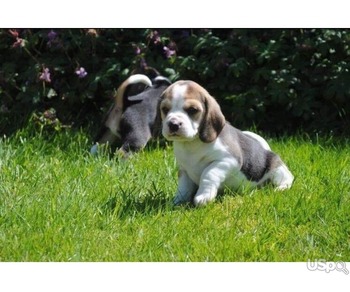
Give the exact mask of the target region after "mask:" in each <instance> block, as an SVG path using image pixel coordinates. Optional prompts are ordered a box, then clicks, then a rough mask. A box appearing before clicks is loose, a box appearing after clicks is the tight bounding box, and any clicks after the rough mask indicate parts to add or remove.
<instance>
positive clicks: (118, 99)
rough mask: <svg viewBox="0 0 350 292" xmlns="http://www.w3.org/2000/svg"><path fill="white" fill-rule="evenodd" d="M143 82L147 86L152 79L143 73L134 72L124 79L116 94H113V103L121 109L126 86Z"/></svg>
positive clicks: (150, 83)
mask: <svg viewBox="0 0 350 292" xmlns="http://www.w3.org/2000/svg"><path fill="white" fill-rule="evenodd" d="M137 83H143V84H145V85H147V86H152V81H151V80H150V79H149V78H148V77H147V76H146V75H143V74H134V75H131V76H130V77H129V78H128V79H126V80H125V81H124V82H123V83H122V84H121V85H120V86H119V88H118V90H117V94H116V95H115V99H114V101H115V105H116V107H117V108H118V109H120V110H122V109H123V102H124V93H125V90H126V88H127V87H128V86H129V85H131V84H137Z"/></svg>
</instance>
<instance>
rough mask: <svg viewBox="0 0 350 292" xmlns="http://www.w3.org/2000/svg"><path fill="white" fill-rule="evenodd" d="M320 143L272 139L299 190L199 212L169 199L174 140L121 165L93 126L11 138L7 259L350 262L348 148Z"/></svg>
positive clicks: (0, 213) (2, 249)
mask: <svg viewBox="0 0 350 292" xmlns="http://www.w3.org/2000/svg"><path fill="white" fill-rule="evenodd" d="M316 138H317V137H313V138H312V139H311V138H308V137H307V136H299V137H285V138H283V139H269V142H270V145H271V146H272V149H273V150H274V151H275V152H277V153H279V154H280V155H281V157H282V159H283V160H284V161H285V162H286V163H287V165H288V166H289V168H290V170H291V171H292V172H293V174H294V175H295V177H296V180H295V183H294V185H293V187H292V189H290V190H288V191H284V192H275V191H273V189H272V187H266V188H264V189H259V190H255V191H252V192H248V191H246V192H243V193H234V192H231V191H229V190H226V191H225V193H224V194H223V195H222V196H220V197H219V198H218V199H217V200H216V202H214V203H212V204H210V205H208V206H206V207H204V208H197V209H196V208H191V207H173V206H172V204H171V202H172V199H173V196H174V193H175V190H176V186H177V168H176V163H175V159H174V155H173V152H172V146H171V144H169V145H168V146H166V147H157V146H155V147H151V146H150V147H148V148H147V149H145V150H144V151H142V152H141V153H138V154H135V155H133V156H132V157H131V158H130V159H128V160H122V159H119V158H117V157H113V156H109V155H108V154H107V153H104V154H103V153H102V154H101V155H99V156H97V157H93V156H91V155H90V154H89V152H88V151H89V148H90V146H91V145H90V143H91V142H90V137H89V136H88V135H87V134H86V133H85V132H83V131H81V132H74V131H72V130H65V131H62V132H60V133H58V134H56V135H53V136H48V135H46V136H40V135H39V134H37V135H34V136H33V135H29V134H28V133H26V131H25V130H24V131H22V132H19V133H17V134H16V135H15V136H13V137H11V138H2V139H1V140H0V261H16V262H17V261H157V262H158V261H162V262H164V261H200V262H201V261H230V262H232V261H307V260H308V259H311V260H314V259H320V258H322V259H326V260H329V261H340V260H342V261H349V260H350V220H349V216H350V167H349V165H350V143H349V140H345V139H343V140H335V139H331V138H329V139H328V138H327V139H325V138H323V139H316Z"/></svg>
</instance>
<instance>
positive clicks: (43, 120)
mask: <svg viewBox="0 0 350 292" xmlns="http://www.w3.org/2000/svg"><path fill="white" fill-rule="evenodd" d="M349 44H350V31H349V30H347V29H0V64H1V67H0V117H1V118H0V134H1V135H3V134H6V135H10V134H11V133H13V131H15V130H16V129H18V128H20V127H21V126H22V125H24V124H26V123H28V121H29V122H30V123H33V124H35V125H37V126H39V127H40V129H44V128H45V129H46V128H47V129H51V130H60V129H62V128H64V127H67V126H70V127H72V126H73V127H80V126H88V125H91V124H98V123H99V121H100V119H101V116H102V113H103V111H104V110H105V108H106V107H107V106H108V105H109V102H110V99H111V97H112V96H113V94H114V91H115V89H117V87H118V86H119V84H120V83H121V82H122V81H123V80H124V79H126V78H127V76H128V75H130V74H131V73H132V71H133V70H134V69H139V68H145V67H147V66H151V67H154V68H156V69H157V70H158V71H159V72H161V73H162V74H163V75H165V76H167V77H168V78H170V79H171V80H172V81H176V80H178V79H192V80H194V81H196V82H198V83H200V84H201V85H203V86H204V87H205V88H206V89H207V90H208V91H209V92H210V93H211V94H212V95H213V96H215V97H216V98H217V100H218V101H219V103H220V104H221V106H222V109H223V111H224V114H225V116H226V117H227V119H228V120H229V121H230V122H231V123H233V124H234V125H235V126H237V127H239V128H247V127H256V128H257V129H259V130H263V131H269V132H270V133H275V134H285V133H294V132H300V131H306V132H310V133H325V134H329V133H332V134H340V135H341V134H348V133H349V114H350V102H349V98H350V74H349V70H350V62H349V61H350V59H349V55H350V48H349Z"/></svg>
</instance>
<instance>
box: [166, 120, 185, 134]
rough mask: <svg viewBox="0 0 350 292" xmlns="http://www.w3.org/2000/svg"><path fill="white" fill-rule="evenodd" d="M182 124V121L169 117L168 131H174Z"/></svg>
mask: <svg viewBox="0 0 350 292" xmlns="http://www.w3.org/2000/svg"><path fill="white" fill-rule="evenodd" d="M181 126H182V123H181V122H179V121H177V120H175V119H171V120H169V121H168V128H169V131H170V133H176V132H177V131H178V130H179V129H180V128H181Z"/></svg>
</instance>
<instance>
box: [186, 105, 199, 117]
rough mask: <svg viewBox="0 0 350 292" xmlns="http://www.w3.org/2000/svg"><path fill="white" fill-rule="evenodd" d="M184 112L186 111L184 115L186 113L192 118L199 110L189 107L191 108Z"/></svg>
mask: <svg viewBox="0 0 350 292" xmlns="http://www.w3.org/2000/svg"><path fill="white" fill-rule="evenodd" d="M185 111H186V113H188V114H189V115H190V116H193V115H195V114H196V113H198V112H199V110H198V109H197V108H195V107H193V106H191V107H189V108H187V109H185Z"/></svg>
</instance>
